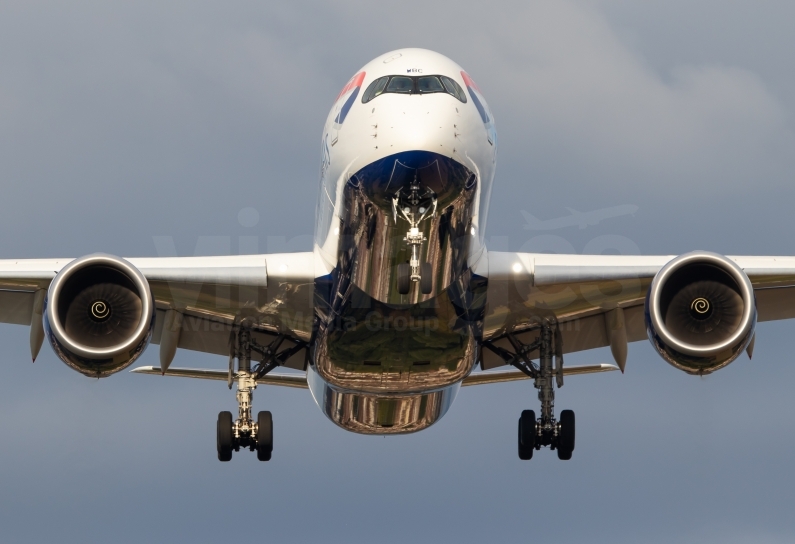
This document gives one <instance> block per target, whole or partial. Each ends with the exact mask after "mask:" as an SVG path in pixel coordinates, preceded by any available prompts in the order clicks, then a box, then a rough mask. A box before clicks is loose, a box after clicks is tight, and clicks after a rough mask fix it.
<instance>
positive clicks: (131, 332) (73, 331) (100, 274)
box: [43, 253, 155, 378]
mask: <svg viewBox="0 0 795 544" xmlns="http://www.w3.org/2000/svg"><path fill="white" fill-rule="evenodd" d="M43 319H44V330H45V332H46V334H47V338H48V339H49V341H50V344H51V345H52V347H53V350H55V353H56V355H58V357H59V358H60V359H61V360H62V361H63V362H65V363H66V364H67V365H69V366H70V367H72V368H73V369H75V370H77V371H78V372H80V373H81V374H85V375H86V376H91V377H93V378H101V377H105V376H109V375H111V374H114V373H116V372H118V371H120V370H123V369H124V368H126V367H128V366H129V365H130V364H132V363H133V362H134V361H135V360H136V359H137V358H138V357H140V356H141V354H142V353H143V352H144V350H145V349H146V347H147V346H148V345H149V340H150V339H151V338H152V332H153V331H154V327H155V304H154V299H153V297H152V291H151V290H150V288H149V282H147V281H146V278H145V277H144V276H143V274H141V272H140V271H139V270H138V269H137V268H135V267H134V266H133V265H132V264H130V263H129V262H127V261H125V260H124V259H121V258H119V257H114V256H112V255H105V254H100V253H97V254H94V255H88V256H86V257H81V258H79V259H75V260H74V261H72V262H71V263H69V264H68V265H66V266H65V267H64V268H63V269H62V270H61V271H60V272H59V273H58V274H57V275H56V276H55V279H53V281H52V283H51V284H50V288H49V290H48V291H47V297H46V299H45V308H44V316H43Z"/></svg>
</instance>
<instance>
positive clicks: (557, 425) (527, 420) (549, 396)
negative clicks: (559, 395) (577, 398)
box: [483, 320, 575, 461]
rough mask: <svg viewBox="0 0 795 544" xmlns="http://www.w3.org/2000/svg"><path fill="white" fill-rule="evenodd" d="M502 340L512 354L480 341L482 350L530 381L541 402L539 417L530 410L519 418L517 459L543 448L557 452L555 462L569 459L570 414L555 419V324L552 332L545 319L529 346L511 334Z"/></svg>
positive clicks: (558, 345) (558, 343)
mask: <svg viewBox="0 0 795 544" xmlns="http://www.w3.org/2000/svg"><path fill="white" fill-rule="evenodd" d="M506 338H507V339H508V341H509V342H510V343H511V346H512V347H513V351H510V350H507V349H504V348H501V347H498V346H495V345H494V344H493V343H492V342H484V343H483V347H484V348H487V349H489V350H491V351H492V352H494V353H496V354H497V355H498V356H500V357H501V358H502V359H503V361H505V363H506V364H509V365H512V366H514V367H516V368H518V369H519V370H521V371H522V372H524V373H525V374H527V375H528V376H530V377H531V378H533V380H534V381H533V386H534V387H535V388H536V389H537V390H538V400H540V401H541V417H539V418H536V414H535V412H534V411H533V410H524V411H523V412H522V415H521V416H520V417H519V436H518V444H519V459H522V460H523V461H527V460H529V459H532V457H533V452H534V451H535V450H540V449H541V448H542V447H543V446H549V447H550V449H553V450H557V452H558V459H561V460H564V461H567V460H569V459H571V456H572V452H574V436H575V432H574V431H575V425H574V412H573V411H572V410H562V411H561V412H560V420H556V419H555V389H554V387H555V385H557V386H558V387H559V388H560V387H563V349H562V339H561V337H560V332H559V330H558V327H557V325H554V329H553V324H552V323H550V322H549V321H547V320H545V321H544V322H543V323H542V324H541V328H540V334H539V336H538V338H537V339H536V340H535V341H533V342H531V343H530V344H524V343H522V342H521V341H520V340H518V339H517V338H516V337H515V336H514V335H513V334H508V335H506ZM533 351H538V352H539V363H538V364H536V363H534V362H533V361H532V360H530V357H529V354H530V353H531V352H533ZM553 355H554V358H555V365H554V366H553V364H552V358H553ZM553 379H554V382H555V383H553Z"/></svg>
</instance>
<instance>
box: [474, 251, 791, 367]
mask: <svg viewBox="0 0 795 544" xmlns="http://www.w3.org/2000/svg"><path fill="white" fill-rule="evenodd" d="M674 257H675V256H673V255H663V256H631V255H626V256H625V255H548V254H533V253H508V252H488V259H485V260H486V261H487V262H485V263H480V264H479V265H478V267H477V268H476V270H475V272H476V273H477V274H479V275H482V276H487V277H488V291H487V307H486V313H485V320H484V327H483V339H484V340H485V341H487V343H490V345H492V346H495V347H497V348H500V347H502V348H505V349H510V348H511V345H510V343H509V340H508V338H507V337H506V335H507V334H509V333H510V334H513V335H515V336H516V337H517V338H518V339H519V340H521V341H522V342H523V343H527V344H529V343H531V342H532V340H533V339H535V337H536V336H537V332H536V331H535V328H534V327H535V326H536V325H537V324H538V323H539V322H540V321H541V320H543V319H548V318H554V319H555V320H556V321H557V323H558V327H559V329H560V332H561V335H560V336H561V338H562V353H571V352H577V351H583V350H587V349H593V348H599V347H605V346H610V347H611V349H612V351H613V355H614V357H615V358H616V362H617V363H618V364H619V366H620V367H622V368H623V365H624V362H625V361H626V343H627V342H635V341H638V340H645V339H647V338H648V337H647V333H646V327H645V321H644V304H645V298H646V293H647V291H648V289H649V286H650V285H651V282H652V280H653V279H654V276H655V275H656V274H657V272H658V271H659V270H660V269H661V268H662V267H663V266H664V265H665V264H666V263H667V262H668V261H670V260H671V259H673V258H674ZM728 258H729V259H731V260H732V261H734V262H735V263H736V264H737V265H738V266H739V267H740V268H742V269H743V270H744V271H745V273H746V274H747V275H748V277H749V279H750V280H751V284H752V285H753V288H754V293H755V295H756V303H757V312H758V320H759V321H772V320H778V319H790V318H793V317H795V257H728ZM622 357H623V360H622ZM503 364H504V362H503V359H502V358H500V357H499V356H498V355H497V354H496V353H495V352H494V351H492V350H489V349H484V350H483V351H482V354H481V365H482V367H483V368H484V369H489V368H494V367H497V366H502V365H503Z"/></svg>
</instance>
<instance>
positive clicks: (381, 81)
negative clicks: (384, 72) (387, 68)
mask: <svg viewBox="0 0 795 544" xmlns="http://www.w3.org/2000/svg"><path fill="white" fill-rule="evenodd" d="M387 81H389V76H384V77H379V78H378V79H376V80H375V81H373V82H372V83H370V85H369V86H368V87H367V90H366V91H364V95H363V96H362V104H367V103H368V102H369V101H370V100H372V99H373V98H375V97H376V96H378V95H379V94H381V93H382V92H384V87H386V82H387Z"/></svg>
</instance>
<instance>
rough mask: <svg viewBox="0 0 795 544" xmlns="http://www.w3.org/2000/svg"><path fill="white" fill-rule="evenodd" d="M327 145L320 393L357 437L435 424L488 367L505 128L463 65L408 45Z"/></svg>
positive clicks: (327, 135)
mask: <svg viewBox="0 0 795 544" xmlns="http://www.w3.org/2000/svg"><path fill="white" fill-rule="evenodd" d="M321 148H322V163H321V164H322V166H321V174H320V187H319V195H318V201H317V217H316V224H315V238H314V240H315V244H314V253H315V276H316V280H315V302H314V306H315V319H316V327H315V331H316V332H315V335H314V338H313V341H312V354H311V360H312V364H311V365H310V367H309V370H308V381H309V384H310V389H311V390H312V394H313V396H314V398H315V400H316V402H317V403H318V405H319V406H320V407H321V409H322V410H323V411H324V413H325V414H326V415H327V416H328V417H329V418H330V419H331V420H332V421H334V422H335V423H337V424H338V425H340V426H342V427H343V428H345V429H348V430H351V431H355V432H361V433H370V434H384V433H406V432H414V431H418V430H421V429H424V428H426V427H428V426H429V425H431V424H433V423H434V422H435V421H437V420H438V419H439V418H440V417H441V416H442V415H444V413H445V412H446V410H447V408H448V407H449V406H450V404H451V403H452V401H453V399H454V397H455V394H456V392H457V390H458V387H459V386H460V383H461V381H462V380H463V378H464V377H466V376H467V375H468V374H469V373H470V372H471V370H472V368H473V366H474V365H475V363H476V354H477V340H478V338H479V335H480V324H481V322H482V311H483V306H484V304H485V288H486V280H485V278H481V277H479V276H477V275H476V274H474V273H473V271H472V269H473V267H474V265H475V264H476V263H477V261H478V260H479V259H480V258H481V257H482V255H483V253H484V243H483V241H484V238H483V232H484V228H485V224H486V212H487V210H488V202H489V195H490V192H491V185H492V181H493V178H494V170H495V165H496V148H497V139H496V131H495V127H494V119H493V117H492V115H491V112H490V110H489V108H488V105H487V104H486V102H485V100H484V99H483V97H482V95H481V94H480V91H479V89H478V88H477V86H476V85H475V84H474V82H473V81H472V79H471V78H470V77H469V75H468V74H466V72H464V70H463V69H462V68H461V67H460V66H458V65H457V64H456V63H454V62H452V61H451V60H450V59H448V58H446V57H444V56H442V55H439V54H438V53H434V52H432V51H427V50H423V49H402V50H398V51H393V52H390V53H387V54H385V55H383V56H381V57H378V58H376V59H375V60H373V61H371V62H370V63H368V64H367V65H365V66H364V67H362V69H361V70H359V71H358V72H357V73H356V74H355V75H354V76H353V77H352V78H351V80H350V81H349V82H348V84H347V85H346V86H345V87H344V88H343V90H342V92H341V93H340V95H339V96H338V97H337V99H336V101H335V103H334V106H333V107H332V109H331V111H330V113H329V116H328V118H327V120H326V124H325V126H324V129H323V137H322V146H321ZM429 275H430V278H429V277H428V276H429Z"/></svg>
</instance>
